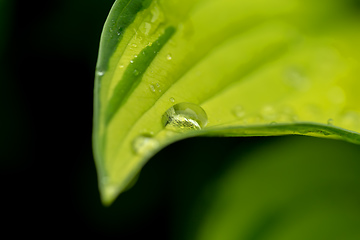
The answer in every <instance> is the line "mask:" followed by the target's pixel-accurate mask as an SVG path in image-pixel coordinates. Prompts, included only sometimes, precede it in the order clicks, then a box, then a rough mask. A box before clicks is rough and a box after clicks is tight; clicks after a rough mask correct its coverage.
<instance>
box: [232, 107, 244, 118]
mask: <svg viewBox="0 0 360 240" xmlns="http://www.w3.org/2000/svg"><path fill="white" fill-rule="evenodd" d="M232 113H233V114H234V115H235V117H236V118H239V119H242V118H243V117H244V116H245V111H244V108H243V107H242V106H240V105H236V106H235V107H234V108H233V110H232Z"/></svg>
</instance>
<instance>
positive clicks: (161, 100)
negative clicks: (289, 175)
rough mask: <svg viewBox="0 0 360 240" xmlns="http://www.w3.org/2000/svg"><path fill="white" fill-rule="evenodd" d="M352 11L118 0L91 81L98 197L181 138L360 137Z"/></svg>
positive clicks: (348, 5)
mask: <svg viewBox="0 0 360 240" xmlns="http://www.w3.org/2000/svg"><path fill="white" fill-rule="evenodd" d="M359 16H360V14H359V7H358V5H356V2H354V1H350V0H348V1H340V0H339V1H336V0H330V1H327V3H326V7H324V5H323V2H322V1H310V0H309V1H296V0H290V1H280V0H279V1H275V0H271V1H268V0H255V1H251V2H249V1H242V0H238V1H235V0H197V1H193V0H184V1H178V0H158V1H156V0H153V1H142V0H120V1H116V2H115V3H114V5H113V8H112V9H111V12H110V14H109V17H108V19H107V21H106V23H105V26H104V29H103V33H102V37H101V42H100V50H99V58H98V64H97V71H96V80H95V90H94V94H95V102H94V131H93V139H94V155H95V161H96V166H97V170H98V177H99V188H100V191H101V196H102V200H103V202H104V204H110V203H111V202H112V201H113V200H114V199H115V198H116V197H117V195H118V194H119V193H120V192H122V191H124V189H125V188H126V186H127V185H128V184H129V183H130V182H131V180H132V179H133V178H134V177H135V176H136V175H137V174H138V173H139V171H140V169H141V168H142V167H143V166H144V164H145V163H146V162H147V160H148V159H149V158H150V157H151V156H153V155H154V154H155V153H156V152H158V151H159V150H160V149H161V148H163V147H165V146H166V145H169V144H171V143H173V142H175V141H178V140H180V139H185V138H188V137H194V136H199V135H204V136H270V135H286V134H298V135H309V136H316V137H326V138H333V139H343V140H346V141H350V142H354V143H360V134H359V132H360V97H359V89H360V82H359V81H358V78H359V76H360V64H359V62H360V57H359V56H360V46H359V44H358V43H359V42H360V31H358V26H359V23H360V18H359ZM173 106H174V107H173ZM165 125H166V127H165Z"/></svg>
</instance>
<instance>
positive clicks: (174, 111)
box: [162, 102, 208, 132]
mask: <svg viewBox="0 0 360 240" xmlns="http://www.w3.org/2000/svg"><path fill="white" fill-rule="evenodd" d="M207 122H208V119H207V115H206V112H205V111H204V109H202V108H201V107H200V106H199V105H196V104H194V103H186V102H184V103H178V104H175V105H174V106H172V107H171V108H169V109H168V110H167V111H166V112H165V113H164V115H163V116H162V123H163V125H164V126H165V127H166V128H167V129H169V130H172V131H176V132H184V131H187V130H200V129H202V128H204V127H205V126H206V124H207Z"/></svg>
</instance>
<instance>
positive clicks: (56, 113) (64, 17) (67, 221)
mask: <svg viewBox="0 0 360 240" xmlns="http://www.w3.org/2000/svg"><path fill="white" fill-rule="evenodd" d="M1 1H2V3H1V5H0V11H1V13H0V16H1V18H2V19H1V23H0V24H2V25H1V33H0V34H1V42H0V43H1V45H0V49H1V82H0V84H1V87H0V98H1V101H0V104H1V105H0V106H1V124H0V127H1V138H0V141H1V142H0V144H1V145H0V146H1V151H0V159H1V183H2V194H1V195H2V197H1V198H2V202H3V203H2V213H3V214H2V216H3V217H2V218H3V219H6V224H5V225H4V226H2V229H4V230H10V231H12V232H13V234H15V235H17V234H31V233H34V234H35V233H36V234H42V233H52V234H54V235H60V236H61V235H63V236H68V235H70V234H71V235H74V234H75V235H82V236H84V235H91V236H95V237H104V236H109V237H110V236H111V237H116V238H120V239H140V238H142V237H143V236H156V238H157V239H169V238H170V236H171V235H173V234H174V231H176V226H175V225H176V221H179V219H180V218H181V216H180V215H181V214H182V212H183V209H184V208H186V206H188V205H187V202H191V200H192V198H193V195H194V193H196V186H201V185H202V184H204V182H206V179H208V178H211V177H212V176H213V175H214V174H216V173H217V171H215V170H216V169H217V170H218V169H219V166H220V164H219V161H220V160H221V159H222V155H223V154H226V153H227V152H228V151H230V150H232V149H235V148H236V147H237V146H238V143H242V144H247V145H252V144H253V142H255V141H256V140H255V139H253V140H247V141H245V140H244V139H241V138H236V139H235V138H232V139H221V140H219V139H196V140H195V139H191V140H188V141H183V142H181V143H177V144H174V145H172V146H170V147H168V148H167V149H165V150H164V151H162V152H161V153H160V154H158V155H157V156H156V157H155V158H153V159H152V160H151V161H150V163H149V164H147V165H146V167H145V168H144V170H143V171H142V173H141V176H140V179H139V181H138V183H137V184H136V185H135V187H134V188H133V189H131V190H129V191H128V192H125V193H123V194H122V195H121V197H120V198H119V199H118V200H117V201H116V202H115V203H114V204H113V205H112V206H111V207H103V206H102V205H101V203H100V198H99V192H98V189H97V179H96V171H95V166H94V161H93V157H92V149H91V133H92V106H93V105H92V104H93V84H94V83H93V82H94V70H95V65H96V59H97V53H98V44H99V39H100V34H101V30H102V26H103V24H104V22H105V19H106V16H107V14H108V12H109V10H110V8H111V5H112V4H113V0H52V1H24V0H23V1H21V0H16V1H15V0H1ZM219 145H221V146H222V148H221V150H219V149H218V146H219ZM209 146H210V148H209ZM201 150H203V151H201ZM205 150H206V151H208V153H207V154H208V155H209V156H213V158H211V159H206V160H205V158H204V157H201V156H199V157H197V158H198V160H197V161H196V162H194V158H193V157H194V154H195V155H201V154H203V153H202V152H204V151H205ZM174 152H176V153H177V154H174ZM189 155H193V156H192V158H191V157H189ZM168 156H172V157H171V159H169V157H168ZM204 161H206V164H205V163H204ZM189 166H191V168H190V169H189ZM4 213H6V214H4Z"/></svg>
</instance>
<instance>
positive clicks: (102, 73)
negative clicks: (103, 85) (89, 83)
mask: <svg viewBox="0 0 360 240" xmlns="http://www.w3.org/2000/svg"><path fill="white" fill-rule="evenodd" d="M96 74H97V75H98V76H99V77H101V76H104V74H105V72H103V71H97V72H96Z"/></svg>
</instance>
